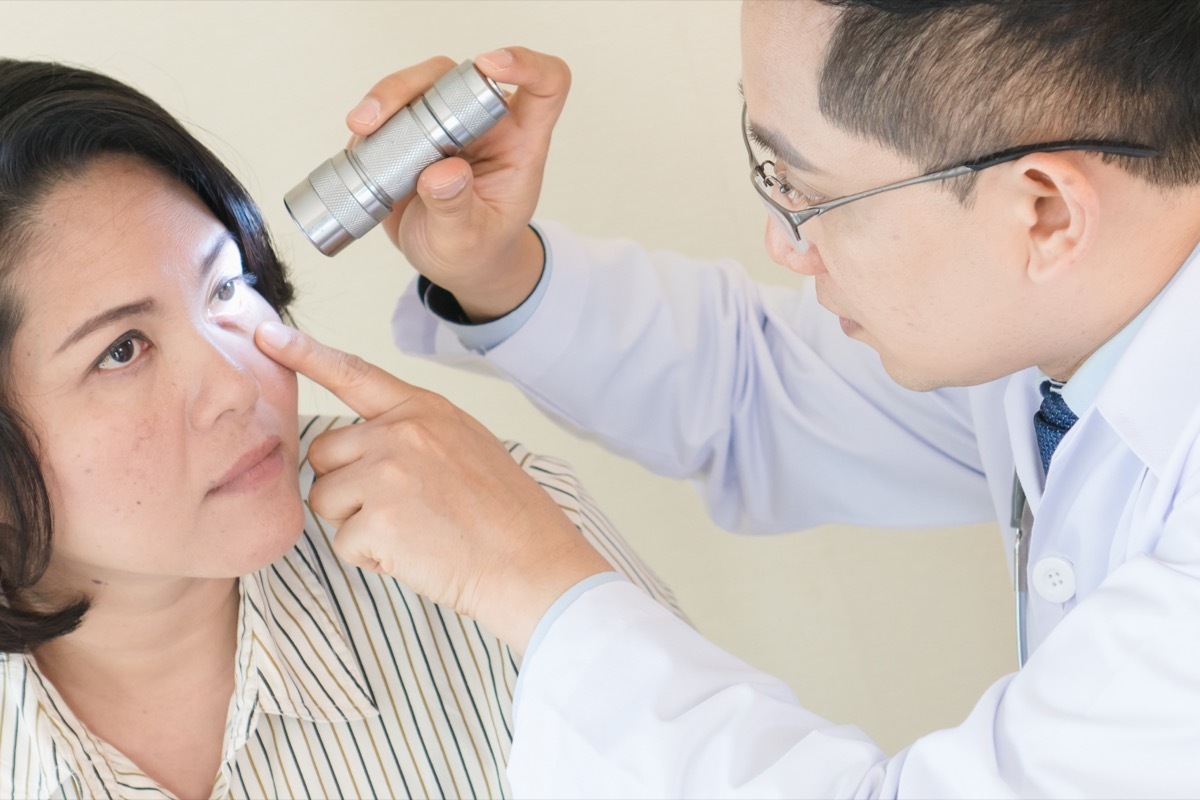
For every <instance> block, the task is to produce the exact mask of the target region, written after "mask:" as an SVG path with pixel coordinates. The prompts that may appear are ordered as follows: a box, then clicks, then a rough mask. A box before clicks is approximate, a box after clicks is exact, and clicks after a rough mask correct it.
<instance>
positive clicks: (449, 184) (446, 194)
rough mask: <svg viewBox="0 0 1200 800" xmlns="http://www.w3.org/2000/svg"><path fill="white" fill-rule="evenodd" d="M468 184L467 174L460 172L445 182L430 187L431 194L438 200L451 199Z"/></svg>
mask: <svg viewBox="0 0 1200 800" xmlns="http://www.w3.org/2000/svg"><path fill="white" fill-rule="evenodd" d="M466 185H467V176H466V175H463V174H462V173H459V174H458V175H456V176H455V177H453V178H451V179H450V180H448V181H446V182H445V183H438V184H434V185H433V186H430V187H429V194H430V195H431V196H433V197H435V198H437V199H438V200H449V199H450V198H451V197H454V196H455V195H456V194H458V193H459V192H461V191H462V188H463V187H464V186H466Z"/></svg>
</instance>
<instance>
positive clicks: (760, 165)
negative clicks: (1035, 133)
mask: <svg viewBox="0 0 1200 800" xmlns="http://www.w3.org/2000/svg"><path fill="white" fill-rule="evenodd" d="M742 141H743V142H745V144H746V154H747V155H748V156H749V158H750V180H751V182H752V183H753V184H754V188H755V189H756V190H757V191H758V194H759V196H760V197H761V198H762V200H763V202H764V203H765V204H766V206H767V209H768V210H769V211H770V212H771V213H772V214H773V215H774V216H775V218H776V219H778V220H779V221H780V223H782V224H783V227H784V230H786V231H788V232H789V233H790V234H791V237H792V242H793V243H794V244H795V245H798V246H799V247H800V248H801V250H802V251H803V250H806V249H807V248H808V244H807V242H806V241H805V239H804V235H803V234H802V233H801V232H800V226H801V225H803V224H804V223H805V222H808V221H809V220H810V219H812V218H813V217H817V216H820V215H821V214H824V213H825V212H826V211H830V210H832V209H835V208H837V207H838V206H844V205H846V204H847V203H853V202H854V201H855V200H862V199H863V198H865V197H873V196H874V195H877V194H882V193H883V192H890V191H891V190H893V189H902V188H904V187H905V186H915V185H916V184H918V183H929V182H931V181H944V180H947V179H949V178H957V177H959V176H961V175H969V174H971V173H973V172H979V171H980V170H984V169H987V168H988V167H994V166H996V165H997V164H1004V163H1006V162H1008V161H1016V160H1017V159H1019V158H1024V157H1025V156H1027V155H1029V154H1031V153H1052V152H1058V151H1061V150H1087V151H1091V152H1095V153H1107V154H1109V155H1114V156H1129V157H1130V158H1152V157H1154V156H1157V155H1159V151H1158V150H1156V149H1154V148H1152V147H1146V146H1144V145H1138V144H1128V143H1125V142H1110V141H1105V140H1103V139H1079V140H1068V141H1061V142H1045V143H1043V144H1030V145H1022V146H1020V147H1011V148H1009V149H1007V150H1001V151H1000V152H998V153H992V154H991V155H986V156H982V157H980V158H976V159H973V160H971V161H967V162H965V163H963V164H958V165H956V166H953V167H946V168H943V169H939V170H935V171H933V172H927V173H925V174H924V175H918V176H917V177H915V178H909V179H907V180H903V181H897V182H896V183H889V184H887V185H886V186H880V187H877V188H875V189H868V190H867V191H865V192H857V193H855V194H848V195H846V196H845V197H838V198H835V199H833V200H825V201H823V202H815V200H814V198H809V197H806V196H805V195H804V194H802V193H801V192H799V191H797V190H796V189H795V188H793V187H792V186H791V185H790V184H788V182H787V173H786V172H785V171H784V170H783V169H781V168H777V167H776V165H775V162H774V161H773V160H771V159H769V158H762V157H759V156H758V155H757V154H755V151H754V145H752V144H751V131H750V126H749V123H748V120H747V118H746V106H745V104H744V103H743V104H742Z"/></svg>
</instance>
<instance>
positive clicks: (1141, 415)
mask: <svg viewBox="0 0 1200 800" xmlns="http://www.w3.org/2000/svg"><path fill="white" fill-rule="evenodd" d="M1197 262H1200V245H1197V247H1196V248H1195V249H1193V250H1192V252H1191V254H1190V255H1189V256H1188V258H1187V259H1186V260H1185V261H1184V263H1183V265H1182V266H1181V267H1180V268H1179V270H1178V271H1177V272H1176V273H1175V276H1174V277H1173V278H1172V279H1171V281H1170V282H1168V283H1167V286H1166V287H1165V288H1164V289H1163V291H1162V292H1160V293H1159V295H1158V297H1157V298H1155V300H1154V301H1153V303H1152V304H1151V307H1150V308H1148V309H1147V311H1146V313H1145V314H1144V318H1142V319H1141V320H1140V321H1137V320H1135V321H1136V322H1138V327H1137V329H1136V330H1135V331H1134V333H1133V334H1132V335H1131V336H1130V337H1129V341H1128V342H1127V343H1126V344H1125V345H1124V346H1123V348H1122V351H1121V353H1120V354H1119V357H1118V359H1117V360H1116V363H1115V364H1114V365H1113V367H1112V368H1111V374H1110V375H1109V376H1108V379H1107V380H1105V381H1104V382H1103V386H1101V387H1100V388H1099V390H1098V391H1097V393H1096V395H1095V406H1096V409H1097V410H1098V411H1099V413H1100V414H1101V415H1103V417H1104V418H1105V419H1106V420H1107V421H1108V424H1109V425H1110V426H1112V428H1113V430H1114V431H1116V433H1117V434H1118V435H1119V436H1120V437H1121V438H1122V440H1124V441H1125V442H1126V443H1127V444H1128V445H1129V447H1130V448H1131V449H1132V450H1133V451H1134V453H1135V454H1136V455H1137V456H1138V457H1139V458H1140V459H1141V460H1142V461H1143V462H1144V463H1145V464H1146V466H1148V467H1149V468H1150V469H1151V471H1153V472H1154V473H1155V474H1156V475H1161V474H1163V469H1164V467H1165V466H1166V464H1167V460H1168V459H1169V458H1170V456H1171V454H1172V453H1173V452H1174V451H1175V450H1176V449H1177V448H1178V447H1179V444H1180V435H1181V433H1182V432H1184V431H1185V430H1186V429H1187V428H1188V427H1189V426H1190V425H1191V424H1192V422H1191V421H1192V420H1193V419H1194V418H1195V417H1196V413H1197V411H1196V409H1197V406H1196V403H1197V400H1198V399H1200V347H1197V346H1196V344H1197V342H1196V340H1197V334H1196V323H1195V319H1196V305H1197V302H1200V267H1198V266H1197ZM1151 404H1152V411H1151V410H1150V406H1151Z"/></svg>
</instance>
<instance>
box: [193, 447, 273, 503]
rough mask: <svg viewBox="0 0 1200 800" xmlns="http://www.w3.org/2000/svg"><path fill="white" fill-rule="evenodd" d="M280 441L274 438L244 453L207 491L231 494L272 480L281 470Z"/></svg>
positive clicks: (248, 489)
mask: <svg viewBox="0 0 1200 800" xmlns="http://www.w3.org/2000/svg"><path fill="white" fill-rule="evenodd" d="M279 445H280V439H279V437H278V436H274V437H272V438H270V439H268V440H266V441H265V442H263V443H262V444H260V445H258V446H256V447H254V448H252V449H250V450H248V451H246V453H245V454H244V455H242V457H241V458H239V459H238V460H237V461H236V462H234V465H233V466H232V467H230V468H229V470H227V471H226V472H225V474H224V475H222V476H221V478H220V479H219V480H218V481H217V482H216V484H215V485H214V486H213V487H212V488H211V489H209V490H208V493H209V494H210V495H211V494H231V493H235V492H245V491H250V490H252V489H257V488H259V487H260V486H263V485H265V484H267V483H269V482H270V481H272V480H274V479H275V477H276V476H278V475H279V472H280V471H281V470H282V469H283V453H282V452H281V451H280V446H279Z"/></svg>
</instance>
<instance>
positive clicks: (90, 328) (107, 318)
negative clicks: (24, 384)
mask: <svg viewBox="0 0 1200 800" xmlns="http://www.w3.org/2000/svg"><path fill="white" fill-rule="evenodd" d="M233 241H234V238H233V234H232V233H230V232H229V231H224V232H222V234H221V235H220V236H217V237H216V238H215V239H213V243H212V246H211V247H209V249H208V252H207V253H205V254H204V258H203V259H202V260H201V261H200V281H201V282H203V281H204V279H205V278H206V277H208V274H209V273H210V272H212V268H213V265H214V264H216V263H217V257H218V256H220V255H221V251H222V250H224V249H225V245H227V244H229V243H230V242H233ZM157 311H158V303H156V302H155V301H154V299H153V298H150V297H147V298H145V299H143V300H138V301H137V302H135V303H125V304H124V305H119V306H115V307H114V308H110V309H108V310H107V311H101V312H100V313H99V314H97V315H96V316H94V317H91V318H90V319H88V320H87V322H84V323H83V324H82V325H80V326H79V327H78V328H76V329H75V330H74V331H73V332H72V333H71V335H70V336H68V337H67V338H66V339H64V340H63V343H62V344H60V345H59V346H58V349H57V350H55V351H54V355H58V354H59V353H61V352H62V351H63V350H66V349H67V348H68V347H70V346H71V345H73V344H76V343H77V342H79V341H80V340H82V339H85V338H87V337H88V336H90V335H91V334H93V333H95V332H96V331H98V330H100V329H101V328H103V327H105V326H107V325H111V324H113V323H114V322H120V321H121V320H123V319H126V318H128V317H136V316H139V315H143V314H153V313H156V312H157Z"/></svg>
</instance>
